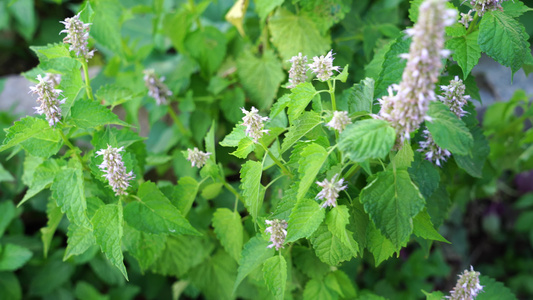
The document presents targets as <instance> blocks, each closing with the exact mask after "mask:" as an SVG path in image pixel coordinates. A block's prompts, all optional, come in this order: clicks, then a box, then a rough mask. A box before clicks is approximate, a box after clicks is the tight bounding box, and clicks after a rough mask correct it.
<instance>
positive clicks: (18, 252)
mask: <svg viewBox="0 0 533 300" xmlns="http://www.w3.org/2000/svg"><path fill="white" fill-rule="evenodd" d="M32 256H33V253H32V252H31V251H30V250H29V249H28V248H24V247H21V246H18V245H14V244H3V245H0V271H15V270H17V269H20V268H21V267H22V266H24V265H25V264H26V263H27V262H28V260H30V258H31V257H32Z"/></svg>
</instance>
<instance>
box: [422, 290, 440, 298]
mask: <svg viewBox="0 0 533 300" xmlns="http://www.w3.org/2000/svg"><path fill="white" fill-rule="evenodd" d="M422 292H423V293H424V295H425V296H426V300H442V299H444V294H443V293H442V292H441V291H435V292H431V293H428V292H426V291H424V290H422Z"/></svg>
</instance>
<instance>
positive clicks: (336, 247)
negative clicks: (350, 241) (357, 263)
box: [311, 224, 353, 266]
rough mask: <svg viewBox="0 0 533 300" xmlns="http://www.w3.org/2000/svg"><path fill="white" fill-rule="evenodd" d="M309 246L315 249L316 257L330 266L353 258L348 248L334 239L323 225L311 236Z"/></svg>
mask: <svg viewBox="0 0 533 300" xmlns="http://www.w3.org/2000/svg"><path fill="white" fill-rule="evenodd" d="M311 244H312V245H313V248H314V249H315V253H316V256H318V258H319V259H320V260H321V261H323V262H325V263H327V264H328V265H330V266H336V265H338V264H340V263H341V262H343V261H347V260H350V259H351V258H352V257H353V254H352V251H351V250H350V248H348V247H346V246H344V244H343V242H341V240H339V239H338V238H337V237H335V236H334V235H333V234H332V233H331V232H330V231H329V230H328V226H327V225H325V224H322V225H320V227H318V229H317V230H316V231H315V233H314V234H313V235H312V236H311Z"/></svg>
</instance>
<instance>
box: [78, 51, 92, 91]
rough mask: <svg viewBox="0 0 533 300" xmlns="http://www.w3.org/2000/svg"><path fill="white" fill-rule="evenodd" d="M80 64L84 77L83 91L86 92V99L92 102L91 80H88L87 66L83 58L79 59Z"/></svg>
mask: <svg viewBox="0 0 533 300" xmlns="http://www.w3.org/2000/svg"><path fill="white" fill-rule="evenodd" d="M80 62H81V67H82V69H83V75H84V76H85V91H86V92H87V97H89V99H91V100H92V101H94V96H93V89H92V88H91V79H90V78H89V66H88V65H87V61H86V60H85V59H84V58H83V57H82V58H81V59H80Z"/></svg>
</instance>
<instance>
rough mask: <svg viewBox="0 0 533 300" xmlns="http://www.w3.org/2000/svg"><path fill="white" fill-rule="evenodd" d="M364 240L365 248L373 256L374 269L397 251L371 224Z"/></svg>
mask: <svg viewBox="0 0 533 300" xmlns="http://www.w3.org/2000/svg"><path fill="white" fill-rule="evenodd" d="M366 240H367V248H368V250H369V251H370V253H372V255H373V256H374V261H375V265H376V267H377V266H379V265H380V264H381V263H382V262H383V261H385V260H387V259H388V258H389V257H391V256H392V255H393V254H394V252H396V251H397V249H398V247H395V246H394V245H393V244H392V242H391V241H390V240H389V239H387V238H386V237H385V236H383V235H382V234H381V233H380V232H379V230H378V229H377V228H376V227H375V226H374V224H372V223H370V224H369V226H368V227H367V236H366Z"/></svg>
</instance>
